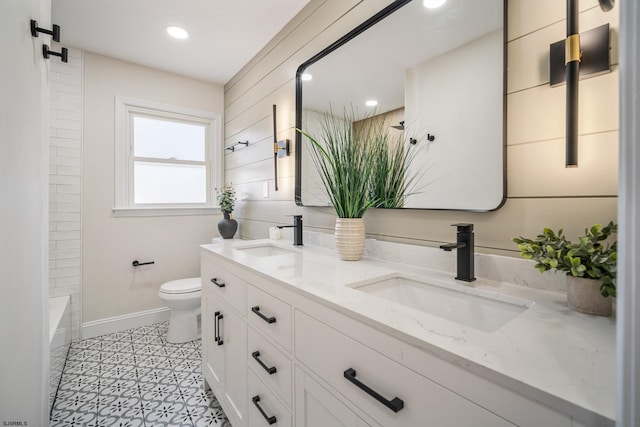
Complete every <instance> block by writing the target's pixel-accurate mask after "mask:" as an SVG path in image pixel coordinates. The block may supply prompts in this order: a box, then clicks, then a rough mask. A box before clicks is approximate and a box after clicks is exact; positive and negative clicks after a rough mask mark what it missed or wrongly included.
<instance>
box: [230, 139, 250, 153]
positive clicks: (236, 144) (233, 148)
mask: <svg viewBox="0 0 640 427" xmlns="http://www.w3.org/2000/svg"><path fill="white" fill-rule="evenodd" d="M238 145H244V146H245V147H248V146H249V141H238V142H236V143H235V144H233V145H230V146H228V147H225V148H224V149H225V150H231V151H236V147H237V146H238Z"/></svg>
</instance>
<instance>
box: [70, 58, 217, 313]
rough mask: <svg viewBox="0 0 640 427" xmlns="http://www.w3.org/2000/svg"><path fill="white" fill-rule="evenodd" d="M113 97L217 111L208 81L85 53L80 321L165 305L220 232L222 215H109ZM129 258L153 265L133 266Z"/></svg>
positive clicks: (197, 271)
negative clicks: (172, 285)
mask: <svg viewBox="0 0 640 427" xmlns="http://www.w3.org/2000/svg"><path fill="white" fill-rule="evenodd" d="M117 95H121V96H126V97H131V98H137V99H143V100H148V101H152V102H158V103H162V104H169V105H176V106H181V107H187V108H193V109H198V110H203V111H209V112H213V113H218V114H222V110H223V90H222V87H220V86H216V85H213V84H211V83H206V82H202V81H198V80H194V79H190V78H186V77H182V76H178V75H176V74H171V73H167V72H164V71H159V70H155V69H151V68H147V67H143V66H139V65H135V64H132V63H128V62H123V61H118V60H115V59H112V58H108V57H105V56H100V55H97V54H93V53H90V52H85V63H84V141H83V144H84V146H83V179H82V190H83V194H82V222H83V224H82V241H83V249H82V307H83V312H82V317H83V322H84V323H87V322H93V321H97V320H101V319H105V318H110V317H115V316H123V315H128V314H131V313H137V312H140V311H144V310H151V309H155V308H159V307H162V302H161V301H160V300H159V299H158V297H157V293H158V289H159V288H160V285H161V284H162V283H163V282H165V281H168V280H173V279H178V278H184V277H192V276H199V275H200V258H199V247H198V245H200V244H204V243H210V241H211V238H212V237H216V236H218V231H217V226H216V224H217V221H218V220H219V219H220V218H221V217H220V216H219V215H195V216H163V217H140V218H138V217H117V218H116V217H114V216H113V212H112V209H113V207H114V105H115V104H114V99H115V97H116V96H117ZM133 260H139V261H140V262H145V261H155V264H154V265H150V266H144V267H138V268H137V269H134V268H133V267H132V266H131V262H132V261H133Z"/></svg>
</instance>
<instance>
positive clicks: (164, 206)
mask: <svg viewBox="0 0 640 427" xmlns="http://www.w3.org/2000/svg"><path fill="white" fill-rule="evenodd" d="M219 124H220V120H219V116H217V115H214V114H211V113H205V112H201V111H194V110H188V109H184V108H180V107H172V106H166V105H159V104H155V103H150V102H147V101H140V100H133V99H129V98H123V97H117V98H116V168H115V173H116V200H115V209H114V212H116V214H118V215H163V214H169V213H171V214H176V213H178V214H194V213H203V212H208V211H210V210H211V209H212V208H214V196H213V189H214V187H219V186H220V183H221V181H222V180H221V174H222V165H221V157H222V156H221V155H220V154H219V153H220V142H219V141H220V138H219V132H220V130H219Z"/></svg>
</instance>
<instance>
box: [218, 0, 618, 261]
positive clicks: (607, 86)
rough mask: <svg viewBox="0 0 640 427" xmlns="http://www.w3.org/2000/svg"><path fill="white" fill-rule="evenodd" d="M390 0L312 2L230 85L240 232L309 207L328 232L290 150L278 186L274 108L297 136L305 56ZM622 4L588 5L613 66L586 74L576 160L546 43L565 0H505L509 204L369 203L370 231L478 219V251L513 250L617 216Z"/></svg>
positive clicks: (424, 231) (401, 237) (432, 228)
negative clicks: (548, 231) (548, 232)
mask: <svg viewBox="0 0 640 427" xmlns="http://www.w3.org/2000/svg"><path fill="white" fill-rule="evenodd" d="M388 3H389V1H381V0H366V1H356V0H350V1H345V0H311V2H310V3H309V4H308V5H307V6H306V7H305V8H304V9H303V10H302V11H301V12H300V13H299V14H298V15H297V16H296V17H295V18H294V19H293V20H292V21H291V22H290V23H289V24H288V25H287V26H286V27H285V28H284V29H283V30H282V31H281V32H280V33H279V34H278V35H277V36H276V37H275V38H274V39H273V40H272V41H271V42H270V43H269V44H268V45H267V46H266V47H265V48H264V49H263V50H262V51H261V52H260V53H259V54H258V55H256V56H255V57H254V58H253V59H252V60H251V61H250V62H249V63H248V64H247V65H246V66H245V67H244V68H243V69H242V70H241V71H240V72H239V73H238V74H237V75H236V76H234V77H233V78H232V79H231V80H230V81H229V82H228V83H227V84H226V85H225V145H231V144H233V143H235V142H237V141H245V140H248V141H250V145H249V146H248V147H247V148H243V149H240V150H237V151H235V152H226V153H225V179H226V181H227V182H232V183H233V184H234V186H235V187H236V189H237V192H238V196H239V203H238V208H237V210H236V212H235V217H236V218H237V219H238V220H239V222H240V232H241V236H242V237H243V238H264V237H267V236H268V227H269V226H272V225H274V224H281V223H287V222H290V218H287V217H286V215H292V214H294V213H295V214H302V215H303V216H304V223H305V227H306V228H307V229H312V230H316V231H323V232H327V233H330V232H332V230H333V226H334V220H335V216H334V213H333V211H332V210H331V209H320V208H306V207H297V206H296V205H295V203H294V202H293V191H294V190H293V186H294V157H293V155H292V156H291V157H289V158H287V159H281V160H279V162H278V172H279V178H278V179H279V187H280V189H279V191H278V192H275V191H274V172H273V151H272V147H273V146H272V142H273V130H272V115H271V110H272V105H273V104H276V105H277V108H278V123H277V129H278V133H277V137H278V139H283V138H289V139H291V140H292V141H293V140H294V131H293V125H294V120H295V82H294V76H295V71H296V68H297V67H298V65H300V64H301V63H302V62H304V61H305V60H306V59H308V58H310V57H311V56H312V55H314V54H316V53H317V52H319V51H320V50H322V49H323V48H324V47H325V46H327V45H328V44H330V43H331V42H333V41H335V40H336V39H338V38H339V37H340V36H342V35H343V34H345V33H347V32H348V31H349V30H351V29H352V28H353V27H355V26H356V25H357V24H359V23H360V22H362V21H364V20H365V19H366V18H368V17H369V16H371V15H372V14H374V13H375V12H377V11H378V10H380V9H382V8H383V7H384V6H385V5H387V4H388ZM618 10H619V7H616V8H615V9H614V10H613V11H612V12H609V13H604V12H602V11H601V10H600V8H599V6H598V2H597V1H596V0H588V1H587V0H585V1H582V2H581V14H580V19H581V29H582V30H583V31H584V30H587V29H590V28H593V27H596V26H598V25H601V24H603V23H606V22H609V23H610V25H611V27H612V36H613V37H612V62H613V64H614V65H613V67H612V72H611V73H610V74H605V75H601V76H597V77H593V78H590V79H587V80H583V81H582V82H581V87H580V139H579V144H580V146H579V164H580V166H579V167H578V168H574V169H566V168H565V167H564V129H565V128H564V114H565V113H564V96H565V90H564V86H562V87H557V88H551V87H550V86H549V72H548V61H549V60H548V50H549V44H550V43H553V42H555V41H558V40H561V39H563V37H564V31H565V25H566V23H565V19H564V17H565V4H564V2H563V1H559V0H538V1H530V0H509V1H508V46H507V51H508V73H507V74H508V76H507V79H508V81H507V87H508V88H507V92H508V94H507V118H506V120H507V170H508V172H507V174H508V182H507V188H508V190H507V196H508V198H507V201H506V203H505V204H504V206H503V207H502V208H500V209H499V210H497V211H495V212H486V213H475V212H456V211H425V210H376V209H373V210H370V211H369V212H367V214H366V215H365V224H366V227H367V235H368V237H371V238H377V239H383V240H391V241H403V242H410V243H415V244H420V245H436V244H438V243H440V242H443V241H450V240H452V239H453V238H454V236H455V230H454V229H453V228H452V227H450V224H453V223H457V222H471V223H474V224H475V225H476V245H477V247H478V250H479V251H482V252H497V253H503V254H507V255H514V254H515V249H516V248H515V245H514V244H513V243H512V242H511V238H512V237H513V236H517V235H535V234H537V233H538V232H539V231H540V230H541V229H542V228H543V227H544V226H549V227H552V228H556V229H557V228H564V229H565V232H566V234H567V235H568V236H570V237H574V236H576V235H578V234H579V233H581V232H582V230H583V228H584V227H585V226H587V225H591V224H593V223H596V222H600V223H605V222H608V221H609V220H612V219H615V217H616V204H617V171H618V162H617V156H618V144H617V142H618V93H619V90H618V65H617V28H618V16H619V13H618ZM265 182H268V185H269V194H268V197H264V194H263V184H264V183H265Z"/></svg>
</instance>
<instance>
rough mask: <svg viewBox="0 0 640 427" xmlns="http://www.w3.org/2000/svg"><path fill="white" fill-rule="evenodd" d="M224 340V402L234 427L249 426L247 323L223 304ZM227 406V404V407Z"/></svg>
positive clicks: (222, 346) (221, 308)
mask: <svg viewBox="0 0 640 427" xmlns="http://www.w3.org/2000/svg"><path fill="white" fill-rule="evenodd" d="M219 307H220V312H221V313H222V315H223V317H222V319H221V320H220V331H221V332H220V340H221V341H222V345H220V346H218V347H220V348H221V349H222V350H223V351H224V362H225V365H224V379H223V382H224V391H223V392H222V396H220V397H221V400H222V401H223V405H222V408H223V409H224V411H225V413H226V415H227V417H228V418H229V421H231V424H232V425H233V426H234V427H236V426H242V425H246V413H247V323H246V322H245V321H244V320H243V319H242V318H241V317H240V316H239V315H238V314H236V313H235V312H234V311H233V310H231V308H229V306H228V305H226V304H224V303H222V302H219ZM224 402H226V403H227V404H226V405H225V404H224Z"/></svg>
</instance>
